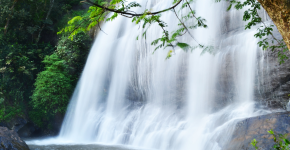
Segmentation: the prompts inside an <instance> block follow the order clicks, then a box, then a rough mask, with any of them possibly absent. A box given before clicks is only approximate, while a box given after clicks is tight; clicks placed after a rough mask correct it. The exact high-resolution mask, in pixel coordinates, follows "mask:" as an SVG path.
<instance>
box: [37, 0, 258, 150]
mask: <svg viewBox="0 0 290 150" xmlns="http://www.w3.org/2000/svg"><path fill="white" fill-rule="evenodd" d="M138 2H139V3H141V4H142V6H147V8H151V6H154V8H152V11H157V10H161V9H164V8H168V7H169V6H171V5H172V1H171V0H148V2H147V1H145V0H139V1H138ZM192 7H193V8H195V10H196V12H197V16H199V15H201V16H202V17H204V18H205V19H206V20H207V25H208V26H209V28H207V29H197V30H194V31H191V32H192V33H193V35H194V37H195V38H196V39H197V40H198V41H199V42H200V43H203V44H205V45H214V46H215V48H216V51H217V53H216V54H215V55H213V54H210V53H205V54H203V55H201V52H202V50H200V49H196V50H194V51H193V52H192V53H190V52H188V53H186V52H183V51H182V50H180V49H176V51H175V55H173V57H172V58H170V59H169V60H165V58H166V55H167V52H168V50H170V49H166V50H162V49H161V50H158V51H156V52H155V53H154V54H152V52H153V51H154V49H155V47H154V46H151V45H150V43H151V41H153V40H155V39H156V38H158V37H161V35H162V31H161V29H160V27H158V26H152V27H151V28H150V29H149V30H148V32H147V38H146V40H145V39H143V40H139V41H136V37H137V35H141V34H142V29H141V27H139V26H136V25H134V24H133V23H131V20H130V19H128V18H124V17H118V18H117V19H116V20H115V21H113V22H109V23H106V24H105V25H104V26H103V27H102V29H103V30H104V31H105V32H106V33H107V34H105V33H102V32H100V33H99V35H98V37H97V39H96V41H95V43H94V46H93V47H92V50H91V52H90V55H89V58H88V60H87V64H86V66H85V69H84V71H83V74H82V77H81V79H80V81H79V84H78V86H77V88H76V90H75V93H74V95H73V97H72V100H71V103H70V106H69V109H68V111H67V114H66V117H65V120H64V123H63V126H62V129H61V132H60V134H59V136H58V137H57V138H54V139H50V140H45V141H34V142H32V143H34V144H67V143H78V144H87V143H102V144H112V145H114V144H125V145H132V146H137V147H143V148H150V149H160V150H192V149H195V150H219V149H222V148H223V147H224V146H225V145H226V144H227V143H228V141H229V139H230V137H231V134H232V132H233V130H234V128H235V124H236V123H237V122H238V121H239V120H241V119H243V118H248V117H251V116H255V115H259V114H261V112H257V111H255V108H254V96H253V95H254V93H253V92H254V82H255V80H256V79H255V70H256V69H257V68H256V62H257V61H258V60H256V59H257V58H256V54H257V53H260V50H259V49H258V47H257V41H256V39H255V38H254V36H253V34H254V33H255V30H249V31H243V32H237V33H235V34H233V35H228V36H223V35H222V34H223V32H222V31H224V30H225V29H226V28H231V29H233V28H235V27H238V26H240V27H242V26H243V24H244V23H243V22H242V18H241V15H242V14H241V13H242V11H240V12H237V11H231V12H229V13H230V14H228V15H230V16H229V18H230V19H231V22H230V25H229V26H228V27H225V26H224V25H225V24H224V22H225V19H224V18H223V16H225V10H226V4H224V3H214V0H196V2H195V3H194V4H193V5H192ZM142 9H143V10H144V9H145V8H142ZM182 13H185V12H182ZM162 19H163V20H164V21H165V22H167V23H168V24H169V25H170V26H169V27H168V29H169V30H174V29H176V28H177V26H176V24H177V23H178V20H177V19H176V17H175V15H174V13H173V12H167V13H165V14H163V16H162ZM242 29H243V28H242ZM180 40H181V41H183V42H185V41H186V42H189V43H191V44H192V45H196V43H195V41H194V40H192V39H191V38H190V37H189V36H187V35H186V36H185V37H182V38H181V39H180ZM225 63H228V66H230V67H228V68H227V69H222V66H225ZM222 71H224V72H225V71H226V72H227V74H225V73H223V72H222ZM225 75H229V76H230V77H229V78H232V80H229V81H227V82H230V83H229V84H230V85H231V86H230V88H231V90H230V93H226V92H225V93H224V94H226V96H224V98H226V97H230V98H228V101H230V102H227V103H225V104H224V107H222V108H220V107H218V106H217V104H219V103H222V100H221V99H220V98H218V96H217V95H218V94H219V93H218V92H220V91H222V90H221V89H222V88H223V87H221V85H219V84H218V83H222V82H223V81H222V80H224V79H227V77H225ZM229 78H228V79H229ZM134 92H136V93H137V94H135V95H137V98H138V99H136V96H132V97H133V99H132V97H130V95H132V94H133V93H134ZM227 94H228V95H227ZM128 95H129V96H128ZM134 98H135V99H134ZM229 99H230V100H229Z"/></svg>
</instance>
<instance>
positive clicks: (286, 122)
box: [224, 112, 290, 150]
mask: <svg viewBox="0 0 290 150" xmlns="http://www.w3.org/2000/svg"><path fill="white" fill-rule="evenodd" d="M271 129H273V131H274V132H275V133H277V134H287V135H288V138H289V137H290V112H279V113H273V114H269V115H263V116H258V117H253V118H249V119H246V120H243V121H241V122H239V123H238V124H237V125H236V128H235V131H234V133H233V136H232V140H231V141H230V143H229V144H228V145H227V146H226V147H225V148H224V149H225V150H254V148H253V147H252V145H251V144H250V143H251V141H252V140H253V139H256V140H257V141H258V144H257V146H258V147H259V148H260V149H263V150H269V149H271V148H272V147H273V145H274V141H273V137H272V135H270V134H269V133H268V131H269V130H271Z"/></svg>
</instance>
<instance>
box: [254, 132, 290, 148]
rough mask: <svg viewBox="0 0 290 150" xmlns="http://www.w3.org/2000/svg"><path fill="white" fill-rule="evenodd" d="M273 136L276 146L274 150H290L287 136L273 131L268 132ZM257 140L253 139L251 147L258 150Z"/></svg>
mask: <svg viewBox="0 0 290 150" xmlns="http://www.w3.org/2000/svg"><path fill="white" fill-rule="evenodd" d="M268 133H269V134H271V135H272V136H273V140H274V142H275V144H274V145H273V149H274V150H289V149H290V147H289V145H290V141H289V140H288V139H287V134H284V135H283V134H276V133H275V132H274V131H273V130H270V131H268ZM257 143H258V142H257V140H256V139H253V140H252V142H251V145H252V146H253V147H254V148H255V149H256V150H258V149H259V147H258V146H257Z"/></svg>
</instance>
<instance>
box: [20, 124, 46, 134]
mask: <svg viewBox="0 0 290 150" xmlns="http://www.w3.org/2000/svg"><path fill="white" fill-rule="evenodd" d="M38 130H40V129H39V128H37V127H36V126H35V125H34V124H33V123H27V124H26V125H25V126H23V127H22V128H21V129H20V130H18V132H17V133H18V135H19V136H20V137H33V136H37V135H36V134H37V131H38Z"/></svg>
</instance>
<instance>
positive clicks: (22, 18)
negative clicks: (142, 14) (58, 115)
mask: <svg viewBox="0 0 290 150" xmlns="http://www.w3.org/2000/svg"><path fill="white" fill-rule="evenodd" d="M79 5H80V3H79V0H1V1H0V14H1V15H0V122H2V121H8V120H10V119H12V118H13V117H15V116H27V114H29V116H30V119H32V120H33V121H35V123H36V124H38V125H40V124H42V123H43V120H42V119H39V118H44V120H46V121H47V120H48V119H49V117H53V115H54V114H55V113H54V112H62V113H64V111H65V107H66V106H65V104H67V101H68V100H69V97H70V95H69V94H71V91H72V89H73V88H72V87H73V86H74V85H75V84H76V81H77V79H78V77H79V75H80V73H81V71H82V67H83V65H84V63H85V59H86V55H87V53H88V50H89V47H90V42H91V41H90V40H89V39H88V37H87V36H84V35H82V36H78V38H77V39H78V41H77V40H76V41H69V42H64V40H63V39H64V38H61V39H60V41H59V42H58V43H63V44H62V45H64V46H63V47H62V48H60V44H59V45H58V47H55V46H56V44H57V39H58V37H57V34H56V32H57V31H58V30H59V29H61V28H63V27H64V26H66V24H67V21H68V20H70V19H71V18H73V17H74V16H76V15H81V14H83V10H82V8H81V7H80V6H79ZM73 8H74V9H73ZM60 49H62V50H60ZM57 52H58V53H59V54H57ZM53 53H55V54H54V55H52V54H53ZM60 53H61V54H62V55H61V54H60ZM48 56H49V57H48ZM45 58H46V59H45ZM68 58H71V62H70V61H68ZM44 59H45V61H44ZM42 61H44V62H45V63H41V62H42ZM58 62H63V64H61V63H58ZM45 65H46V66H47V67H46V68H45ZM49 67H50V69H48V68H49ZM57 67H58V70H57V69H56V68H57ZM61 67H62V69H60V68H61ZM44 70H45V71H46V73H47V74H45V73H42V74H41V73H40V72H42V71H44ZM37 74H39V75H38V77H39V76H40V77H39V78H38V79H39V80H37V81H36V78H37ZM52 76H53V77H54V78H52V79H51V80H49V77H52ZM61 77H65V79H63V78H61ZM68 77H69V78H68ZM40 79H42V80H40ZM35 81H36V82H37V85H41V83H42V81H43V82H49V83H50V81H51V83H50V85H51V86H52V87H53V86H56V87H57V86H63V85H62V84H66V85H68V86H69V87H67V88H65V89H63V90H67V91H68V89H69V90H70V92H67V93H68V94H66V95H62V93H58V94H59V95H57V93H53V89H49V92H50V93H53V94H54V96H55V97H56V98H58V99H60V97H62V98H63V99H61V100H62V101H59V102H57V103H58V104H56V103H54V104H52V103H51V104H52V105H51V108H53V109H54V110H53V111H50V110H49V111H48V110H45V109H43V108H44V106H43V105H44V103H43V102H41V101H32V99H31V98H32V97H33V96H32V95H33V94H34V96H35V98H34V100H36V99H41V100H43V101H47V102H51V101H52V100H55V99H46V98H47V95H43V97H41V95H40V93H41V92H43V90H42V91H41V90H40V88H39V89H38V93H33V92H34V91H36V90H35V89H34V88H35V87H34V84H36V83H35ZM68 83H69V84H68ZM53 84H54V85H53ZM38 87H39V86H38ZM37 94H39V95H37ZM31 96H32V97H31ZM30 97H31V98H30ZM60 104H61V105H62V106H61V107H57V106H56V105H60ZM38 106H39V108H36V107H38ZM45 111H46V112H45ZM51 112H52V113H51ZM46 114H48V115H46Z"/></svg>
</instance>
